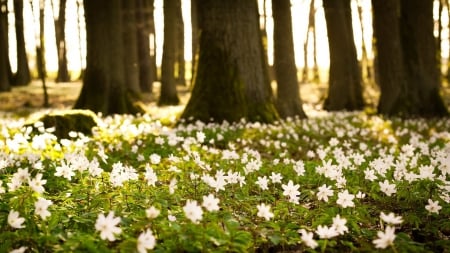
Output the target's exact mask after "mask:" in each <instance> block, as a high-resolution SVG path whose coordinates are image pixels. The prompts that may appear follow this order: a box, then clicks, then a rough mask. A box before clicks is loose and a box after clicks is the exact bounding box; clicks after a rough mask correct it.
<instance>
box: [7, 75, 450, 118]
mask: <svg viewBox="0 0 450 253" xmlns="http://www.w3.org/2000/svg"><path fill="white" fill-rule="evenodd" d="M46 86H47V92H48V95H49V103H50V107H49V108H48V109H69V108H71V107H72V106H73V105H74V104H75V102H76V99H77V98H78V95H79V93H80V91H81V87H82V83H81V82H80V81H75V82H68V83H55V82H51V81H48V82H47V83H46ZM177 88H178V92H179V93H178V94H179V97H180V101H181V103H180V105H178V106H168V107H164V108H160V107H157V106H156V103H157V101H158V95H159V89H160V83H159V82H155V83H154V86H153V92H152V93H145V94H143V96H142V100H143V102H144V104H145V105H146V108H147V111H148V112H149V113H150V114H153V115H155V116H160V117H163V116H164V114H167V113H172V114H177V113H179V112H181V111H182V110H183V108H184V106H185V105H186V103H187V101H188V100H189V97H190V87H189V86H178V87H177ZM300 88H301V91H300V94H301V97H302V101H303V103H304V107H306V108H305V110H306V111H308V110H320V109H321V108H322V103H323V101H324V99H325V97H326V92H327V86H326V84H317V83H308V84H300ZM442 93H443V94H442V95H443V97H444V99H445V103H446V104H447V107H448V108H449V110H450V86H449V85H444V88H443V89H442ZM364 96H365V100H366V103H367V106H368V108H375V106H376V101H377V99H378V90H377V89H376V88H375V87H374V86H373V85H372V86H370V85H369V87H368V88H366V90H365V94H364ZM43 101H44V96H43V89H42V83H41V81H38V80H35V81H33V82H32V83H31V84H30V85H28V86H21V87H14V88H13V89H12V90H11V91H10V92H2V93H0V112H3V113H10V114H11V113H12V114H14V115H17V116H27V115H29V114H31V113H33V112H37V111H41V110H45V109H47V108H44V107H43ZM166 116H167V115H166Z"/></svg>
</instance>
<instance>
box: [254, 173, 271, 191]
mask: <svg viewBox="0 0 450 253" xmlns="http://www.w3.org/2000/svg"><path fill="white" fill-rule="evenodd" d="M268 183H269V180H268V179H267V176H264V177H258V180H256V184H257V185H258V186H259V188H261V190H268V189H269V187H268V186H267V185H268Z"/></svg>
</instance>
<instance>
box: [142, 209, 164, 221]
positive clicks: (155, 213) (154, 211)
mask: <svg viewBox="0 0 450 253" xmlns="http://www.w3.org/2000/svg"><path fill="white" fill-rule="evenodd" d="M160 212H161V211H159V210H158V209H156V208H155V207H154V206H151V207H150V208H148V209H146V210H145V214H146V215H147V218H149V219H154V218H156V217H158V215H159V214H160Z"/></svg>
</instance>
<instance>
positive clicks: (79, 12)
mask: <svg viewBox="0 0 450 253" xmlns="http://www.w3.org/2000/svg"><path fill="white" fill-rule="evenodd" d="M76 2H77V14H78V15H77V30H78V43H79V44H78V45H79V47H78V52H79V53H80V54H79V56H80V76H79V77H78V78H77V80H79V79H83V76H84V69H85V66H83V62H84V56H83V50H82V43H81V41H82V37H83V36H82V35H81V31H82V29H83V28H84V27H83V28H82V26H81V21H82V15H81V9H82V8H83V6H82V4H81V3H82V2H83V0H76Z"/></svg>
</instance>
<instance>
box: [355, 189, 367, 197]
mask: <svg viewBox="0 0 450 253" xmlns="http://www.w3.org/2000/svg"><path fill="white" fill-rule="evenodd" d="M355 197H356V198H357V199H363V198H365V197H366V194H365V193H363V192H361V191H358V192H357V193H356V196H355Z"/></svg>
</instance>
